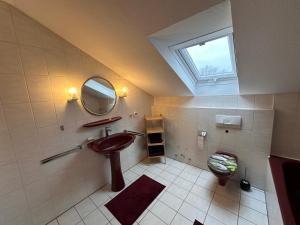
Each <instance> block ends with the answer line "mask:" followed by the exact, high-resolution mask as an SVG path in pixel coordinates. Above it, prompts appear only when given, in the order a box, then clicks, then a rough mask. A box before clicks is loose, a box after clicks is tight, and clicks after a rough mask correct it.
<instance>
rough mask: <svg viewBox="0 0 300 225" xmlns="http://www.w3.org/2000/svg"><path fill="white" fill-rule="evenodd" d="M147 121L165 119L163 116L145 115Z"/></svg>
mask: <svg viewBox="0 0 300 225" xmlns="http://www.w3.org/2000/svg"><path fill="white" fill-rule="evenodd" d="M145 120H146V121H154V120H163V117H162V116H145Z"/></svg>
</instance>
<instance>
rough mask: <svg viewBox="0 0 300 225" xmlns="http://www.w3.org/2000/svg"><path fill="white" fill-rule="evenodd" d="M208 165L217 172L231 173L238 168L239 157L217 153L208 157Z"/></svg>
mask: <svg viewBox="0 0 300 225" xmlns="http://www.w3.org/2000/svg"><path fill="white" fill-rule="evenodd" d="M207 165H208V166H209V167H210V169H211V170H214V171H215V172H218V173H221V174H231V173H234V172H235V171H236V170H237V159H236V157H234V156H230V155H228V154H226V153H215V154H212V155H211V156H210V157H209V158H208V160H207Z"/></svg>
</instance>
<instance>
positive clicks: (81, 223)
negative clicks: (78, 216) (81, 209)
mask: <svg viewBox="0 0 300 225" xmlns="http://www.w3.org/2000/svg"><path fill="white" fill-rule="evenodd" d="M76 225H85V224H84V223H83V222H82V221H81V222H79V223H77V224H76Z"/></svg>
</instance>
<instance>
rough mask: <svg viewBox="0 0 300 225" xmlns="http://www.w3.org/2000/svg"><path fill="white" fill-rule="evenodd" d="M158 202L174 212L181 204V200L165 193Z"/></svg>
mask: <svg viewBox="0 0 300 225" xmlns="http://www.w3.org/2000/svg"><path fill="white" fill-rule="evenodd" d="M159 200H160V201H162V202H163V203H165V204H166V205H168V206H169V207H171V208H172V209H174V210H176V211H177V210H178V209H179V208H180V206H181V204H182V202H183V200H182V199H180V198H178V197H176V196H175V195H173V194H170V193H169V192H167V191H166V192H165V193H164V194H163V195H162V196H161V198H160V199H159Z"/></svg>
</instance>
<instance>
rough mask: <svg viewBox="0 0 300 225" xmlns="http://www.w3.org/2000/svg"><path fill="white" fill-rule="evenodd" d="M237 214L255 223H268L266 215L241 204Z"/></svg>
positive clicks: (260, 224) (261, 224) (263, 224)
mask: <svg viewBox="0 0 300 225" xmlns="http://www.w3.org/2000/svg"><path fill="white" fill-rule="evenodd" d="M239 216H240V217H243V218H244V219H246V220H248V221H250V222H252V223H255V224H259V225H268V217H267V216H266V215H264V214H262V213H260V212H257V211H255V210H253V209H250V208H248V207H245V206H242V205H241V206H240V212H239Z"/></svg>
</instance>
